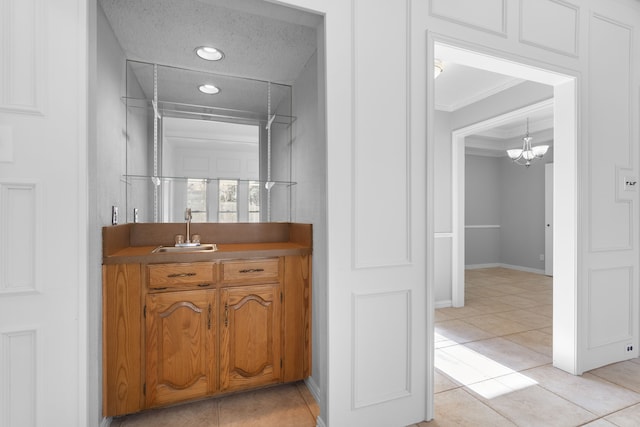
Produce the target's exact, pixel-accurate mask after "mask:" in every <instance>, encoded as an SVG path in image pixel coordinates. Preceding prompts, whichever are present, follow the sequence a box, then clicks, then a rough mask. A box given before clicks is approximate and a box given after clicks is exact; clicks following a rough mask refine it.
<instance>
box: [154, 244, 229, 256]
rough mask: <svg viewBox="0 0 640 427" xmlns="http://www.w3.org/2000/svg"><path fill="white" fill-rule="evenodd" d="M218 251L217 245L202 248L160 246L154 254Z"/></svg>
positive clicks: (205, 245) (202, 246)
mask: <svg viewBox="0 0 640 427" xmlns="http://www.w3.org/2000/svg"><path fill="white" fill-rule="evenodd" d="M217 250H218V246H216V244H215V243H207V244H202V245H200V246H158V247H157V248H155V249H154V250H153V251H151V253H152V254H158V253H180V254H184V253H192V252H214V251H217Z"/></svg>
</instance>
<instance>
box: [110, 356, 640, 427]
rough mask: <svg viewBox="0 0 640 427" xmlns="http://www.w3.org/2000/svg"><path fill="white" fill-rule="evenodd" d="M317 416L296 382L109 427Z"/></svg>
mask: <svg viewBox="0 0 640 427" xmlns="http://www.w3.org/2000/svg"><path fill="white" fill-rule="evenodd" d="M638 366H640V365H638ZM319 413H320V409H319V407H318V404H317V403H316V401H315V400H314V398H313V396H312V395H311V393H310V392H309V390H308V389H307V387H306V386H305V385H304V383H303V382H298V383H294V384H284V385H280V386H275V387H270V388H265V389H261V390H256V391H250V392H245V393H238V394H234V395H230V396H225V397H219V398H212V399H206V400H200V401H197V402H191V403H185V404H182V405H176V406H172V407H170V408H162V409H155V410H151V411H146V412H142V413H139V414H133V415H127V416H124V417H119V418H114V419H113V421H112V423H111V426H112V427H253V426H255V427H258V426H259V427H314V426H315V425H316V418H317V417H318V415H319Z"/></svg>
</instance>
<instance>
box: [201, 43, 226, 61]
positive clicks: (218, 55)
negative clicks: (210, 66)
mask: <svg viewBox="0 0 640 427" xmlns="http://www.w3.org/2000/svg"><path fill="white" fill-rule="evenodd" d="M196 55H198V56H199V57H200V58H202V59H206V60H207V61H220V60H221V59H222V58H224V53H223V52H222V51H221V50H219V49H216V48H215V47H211V46H200V47H198V48H196Z"/></svg>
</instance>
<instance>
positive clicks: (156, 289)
mask: <svg viewBox="0 0 640 427" xmlns="http://www.w3.org/2000/svg"><path fill="white" fill-rule="evenodd" d="M165 289H167V287H166V286H165V287H164V288H153V290H154V291H164V290H165Z"/></svg>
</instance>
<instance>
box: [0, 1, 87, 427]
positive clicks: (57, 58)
mask: <svg viewBox="0 0 640 427" xmlns="http://www.w3.org/2000/svg"><path fill="white" fill-rule="evenodd" d="M86 23H87V18H86V2H83V1H81V0H57V1H56V2H55V5H54V4H52V3H51V2H49V1H47V0H3V1H0V426H2V427H32V426H83V425H86V424H87V420H86V403H85V400H86V386H85V383H86V380H87V376H86V372H85V371H86V368H85V366H86V363H87V357H86V354H87V344H86V338H85V337H86V315H85V311H86V310H85V309H86V296H85V295H86V294H85V293H86V286H87V283H86V278H87V273H86V269H87V255H86V253H87V243H86V240H87V194H86V193H87V174H86V165H87V161H86V154H87V153H86V145H87V138H86V134H87V132H86V126H87V114H86V106H87V101H86V97H87V87H86V81H87V53H86V40H87V31H86ZM94 286H99V285H98V284H94Z"/></svg>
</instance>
